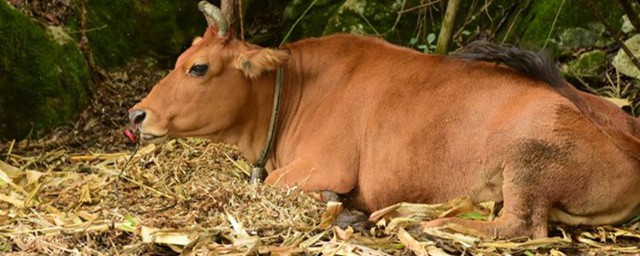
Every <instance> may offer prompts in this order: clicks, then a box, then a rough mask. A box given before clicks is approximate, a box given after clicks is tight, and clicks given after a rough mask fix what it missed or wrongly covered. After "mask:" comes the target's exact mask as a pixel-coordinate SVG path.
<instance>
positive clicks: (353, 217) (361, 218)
mask: <svg viewBox="0 0 640 256" xmlns="http://www.w3.org/2000/svg"><path fill="white" fill-rule="evenodd" d="M334 225H336V226H338V227H340V228H341V229H347V228H348V227H351V228H353V230H354V231H356V232H360V233H367V232H369V230H370V229H371V228H372V227H373V226H374V225H373V223H372V222H370V221H369V217H367V215H366V214H364V213H362V212H361V211H356V210H344V211H342V212H341V213H340V215H338V217H337V218H336V221H335V222H334Z"/></svg>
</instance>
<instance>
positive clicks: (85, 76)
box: [0, 1, 89, 138]
mask: <svg viewBox="0 0 640 256" xmlns="http://www.w3.org/2000/svg"><path fill="white" fill-rule="evenodd" d="M0 34H1V35H2V36H1V37H0V52H2V53H3V54H1V55H0V74H2V75H1V76H0V137H2V138H20V137H24V136H25V135H27V134H28V133H29V132H30V131H31V130H32V129H33V134H34V135H36V136H37V135H38V134H39V133H41V132H42V131H45V130H46V129H49V128H51V127H53V126H55V125H59V124H61V123H64V122H69V121H71V120H72V119H73V117H74V116H76V115H77V113H78V112H79V111H80V110H82V109H83V107H84V106H85V105H86V104H87V102H88V98H87V91H88V88H87V86H88V84H89V72H88V70H87V68H86V64H85V62H84V58H83V57H82V54H81V53H80V51H79V50H78V49H77V47H76V46H75V44H74V43H67V44H64V45H58V44H56V43H55V42H53V41H52V40H51V39H50V38H49V36H47V34H46V33H45V30H44V28H41V27H39V26H38V25H37V24H35V23H34V22H33V21H31V20H30V19H29V18H27V17H26V16H24V15H23V14H22V13H20V12H19V11H17V10H15V9H13V8H12V7H9V6H8V5H7V3H6V2H5V1H0Z"/></svg>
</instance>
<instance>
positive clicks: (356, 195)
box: [347, 165, 503, 212]
mask: <svg viewBox="0 0 640 256" xmlns="http://www.w3.org/2000/svg"><path fill="white" fill-rule="evenodd" d="M386 167H387V168H391V167H392V166H386ZM436 167H438V166H437V165H434V166H433V167H432V168H427V167H426V166H423V168H420V167H417V166H416V167H415V168H398V169H395V170H394V171H381V170H393V169H385V167H381V169H377V170H374V169H366V168H363V169H361V175H360V177H359V181H358V187H357V188H356V189H355V190H354V191H353V192H352V193H350V194H349V196H348V198H347V200H348V201H347V205H348V206H349V207H353V208H356V209H359V210H363V211H365V212H373V211H376V210H378V209H382V208H384V207H387V206H389V205H393V204H396V203H400V202H412V203H426V204H433V203H444V202H447V201H449V200H451V199H454V198H456V197H460V196H469V197H470V198H471V199H472V200H473V201H474V202H482V201H498V202H499V201H502V198H503V197H502V184H503V177H502V171H503V169H502V168H499V167H489V168H488V167H486V166H477V165H470V166H464V168H462V166H460V167H461V169H444V168H436Z"/></svg>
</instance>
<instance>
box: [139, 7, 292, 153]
mask: <svg viewBox="0 0 640 256" xmlns="http://www.w3.org/2000/svg"><path fill="white" fill-rule="evenodd" d="M198 7H199V9H200V10H201V11H202V12H203V13H204V14H205V17H206V18H207V22H208V24H209V27H208V28H207V30H206V32H205V34H204V36H203V37H202V39H200V40H197V41H195V42H194V44H193V45H192V46H191V47H190V48H189V49H188V50H187V51H185V52H184V53H183V54H182V55H181V56H180V57H179V58H178V60H177V61H176V65H175V68H174V69H173V71H171V72H170V73H169V74H168V75H167V76H166V77H165V78H164V79H162V80H161V81H160V82H159V83H158V84H156V85H155V86H154V87H153V90H151V92H150V93H149V95H147V97H146V98H144V99H143V100H142V101H141V102H140V103H138V104H136V105H135V106H134V107H133V108H131V109H130V110H129V118H130V120H131V123H132V125H133V127H134V129H136V130H138V131H139V132H140V135H141V136H140V138H141V139H142V140H143V141H146V142H152V143H157V142H161V141H163V140H165V139H166V138H175V137H209V138H218V137H224V136H226V135H225V134H227V133H229V132H230V130H233V129H234V128H236V127H235V126H238V125H241V123H242V122H244V121H246V120H244V119H246V118H248V113H252V112H254V111H256V110H255V109H252V108H254V107H256V105H255V104H251V101H252V100H255V99H254V98H255V97H256V90H257V88H255V87H256V86H257V85H260V83H256V82H255V81H256V80H259V79H262V78H263V77H261V74H263V73H265V72H268V71H272V70H275V69H277V68H278V67H280V66H281V65H282V64H283V63H284V62H285V61H286V60H288V59H289V54H288V53H287V52H286V51H281V50H275V49H267V48H260V47H257V46H254V45H250V44H247V43H244V42H242V41H240V40H237V39H235V38H233V36H232V35H230V33H228V27H227V22H226V20H225V18H224V16H223V15H222V13H221V11H220V9H218V8H217V7H215V6H213V5H211V4H209V3H207V2H206V1H202V2H200V3H199V5H198Z"/></svg>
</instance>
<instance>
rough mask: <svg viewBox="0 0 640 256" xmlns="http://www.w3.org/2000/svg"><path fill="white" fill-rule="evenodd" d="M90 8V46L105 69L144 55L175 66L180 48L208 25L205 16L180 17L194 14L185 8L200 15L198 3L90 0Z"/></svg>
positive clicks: (169, 0)
mask: <svg viewBox="0 0 640 256" xmlns="http://www.w3.org/2000/svg"><path fill="white" fill-rule="evenodd" d="M187 4H188V5H187ZM87 9H88V12H89V15H88V16H89V24H88V27H89V29H91V31H90V32H89V33H87V36H88V37H89V42H90V45H91V49H92V51H93V54H94V58H95V61H96V64H98V65H99V66H101V67H106V68H111V67H116V66H120V65H122V64H124V63H125V62H126V61H127V60H129V59H130V58H131V57H133V56H137V55H141V54H146V55H152V56H154V57H156V58H158V59H160V60H161V61H168V62H170V63H169V65H172V64H173V61H174V60H175V57H177V54H178V53H179V52H180V48H181V47H182V46H183V45H184V44H185V43H186V42H189V41H190V39H191V38H193V37H195V36H198V35H201V34H202V32H203V31H204V28H206V21H205V20H204V18H203V16H202V15H197V16H198V17H197V18H194V17H186V18H185V17H182V18H180V19H178V17H179V16H193V15H187V14H186V12H185V10H188V11H189V13H198V14H199V12H198V11H197V2H188V1H172V0H139V1H112V0H91V1H88V7H87ZM76 19H77V18H76Z"/></svg>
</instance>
